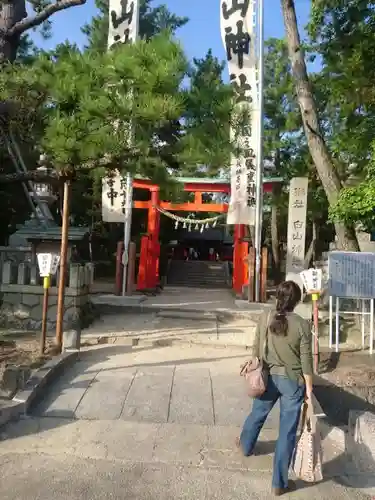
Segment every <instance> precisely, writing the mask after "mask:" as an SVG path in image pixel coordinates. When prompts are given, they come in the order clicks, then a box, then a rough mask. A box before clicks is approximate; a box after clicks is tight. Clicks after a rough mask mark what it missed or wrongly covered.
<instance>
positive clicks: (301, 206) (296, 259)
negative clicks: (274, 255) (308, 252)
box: [286, 177, 309, 284]
mask: <svg viewBox="0 0 375 500" xmlns="http://www.w3.org/2000/svg"><path fill="white" fill-rule="evenodd" d="M308 184H309V180H308V178H307V177H293V179H291V181H290V189H289V211H288V240H287V256H286V279H288V280H294V281H296V282H297V283H299V284H301V277H300V275H299V274H300V273H301V272H302V271H303V270H304V260H305V238H306V215H307V191H308Z"/></svg>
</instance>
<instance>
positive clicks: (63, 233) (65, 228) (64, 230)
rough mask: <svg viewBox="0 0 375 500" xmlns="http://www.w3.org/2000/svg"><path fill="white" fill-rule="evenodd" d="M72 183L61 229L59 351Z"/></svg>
mask: <svg viewBox="0 0 375 500" xmlns="http://www.w3.org/2000/svg"><path fill="white" fill-rule="evenodd" d="M70 193H71V181H70V180H66V181H65V182H64V204H63V217H62V228H61V250H60V278H59V290H58V296H57V317H56V345H57V348H58V351H59V352H61V350H62V342H63V320H64V298H65V278H66V271H67V256H68V234H69V206H70Z"/></svg>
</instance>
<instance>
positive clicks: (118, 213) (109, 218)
mask: <svg viewBox="0 0 375 500" xmlns="http://www.w3.org/2000/svg"><path fill="white" fill-rule="evenodd" d="M131 203H132V193H129V192H128V190H127V183H126V177H122V176H121V175H120V174H119V173H115V174H114V175H113V176H111V177H104V178H103V179H102V218H103V221H104V222H122V223H124V221H125V213H126V209H127V208H128V212H129V204H131Z"/></svg>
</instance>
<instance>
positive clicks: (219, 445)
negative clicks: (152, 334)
mask: <svg viewBox="0 0 375 500" xmlns="http://www.w3.org/2000/svg"><path fill="white" fill-rule="evenodd" d="M246 358H247V355H246V353H245V352H244V350H243V349H242V350H241V349H234V348H231V349H221V348H213V347H210V348H205V347H203V346H186V345H180V346H174V347H173V346H172V347H153V346H151V345H149V346H144V347H139V348H131V347H128V346H124V345H116V344H114V345H110V346H103V347H97V348H95V349H92V348H91V349H90V350H88V352H86V353H83V354H82V356H81V361H79V362H78V363H76V365H74V366H73V367H72V368H71V369H69V370H67V371H66V373H64V375H63V376H62V377H61V379H60V380H59V381H58V382H57V384H55V386H53V388H52V389H51V391H50V392H49V393H48V394H47V395H46V398H45V400H44V401H43V402H41V404H39V406H38V407H36V408H35V410H34V412H33V415H32V417H29V418H26V419H24V420H21V421H20V422H17V423H12V424H9V425H8V426H7V427H5V428H4V429H3V430H2V433H1V443H0V474H1V478H2V481H1V482H0V498H1V499H2V500H16V499H17V500H26V499H28V500H29V499H39V500H50V499H51V498H53V499H54V500H62V499H64V500H65V499H66V500H68V499H87V500H96V499H98V500H99V499H129V500H133V499H134V500H135V499H137V500H146V499H147V500H151V499H152V500H156V499H160V500H169V499H171V500H172V499H173V500H179V499H185V500H200V499H202V500H203V499H210V500H211V499H212V500H214V499H215V500H224V499H225V500H227V499H231V500H245V499H246V500H249V499H253V500H260V499H268V498H271V495H270V481H271V471H272V453H273V449H274V444H275V440H276V438H277V426H278V408H277V407H275V409H274V410H273V412H272V414H271V415H270V418H269V420H268V421H267V423H266V426H265V428H264V430H263V432H262V434H261V438H260V442H259V446H258V448H257V453H256V456H253V457H250V458H244V457H242V456H241V455H240V453H239V452H238V450H237V449H236V448H235V446H234V440H235V438H236V436H238V433H239V430H240V426H241V424H242V422H243V419H244V417H245V416H246V414H247V412H248V411H249V400H248V398H246V396H245V395H244V388H243V386H242V384H241V379H240V378H239V376H238V370H239V366H240V364H241V363H242V362H243V361H244V360H245V359H246ZM324 452H325V470H324V473H325V480H324V482H322V483H321V484H318V485H312V486H310V485H304V484H302V483H301V484H300V489H299V490H298V491H297V492H295V493H293V494H290V495H286V496H285V498H293V499H296V500H302V499H307V498H319V499H322V500H328V499H330V500H335V499H341V500H349V499H354V498H357V499H364V498H368V497H366V496H365V494H364V493H363V492H362V491H361V490H358V489H356V490H354V489H350V488H346V487H345V486H343V485H342V484H341V483H342V480H341V479H340V476H341V475H342V472H343V458H342V457H340V456H339V454H338V453H337V451H336V450H335V448H334V447H333V446H332V444H331V443H330V442H329V441H328V440H324Z"/></svg>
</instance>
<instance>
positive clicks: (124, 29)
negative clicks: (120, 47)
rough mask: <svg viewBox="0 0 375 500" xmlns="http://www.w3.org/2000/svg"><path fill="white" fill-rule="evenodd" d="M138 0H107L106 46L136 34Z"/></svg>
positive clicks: (122, 41) (127, 39)
mask: <svg viewBox="0 0 375 500" xmlns="http://www.w3.org/2000/svg"><path fill="white" fill-rule="evenodd" d="M138 16H139V0H109V25H108V48H109V49H110V48H111V47H112V46H113V45H116V44H117V43H131V42H134V41H135V40H136V39H137V36H138Z"/></svg>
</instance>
